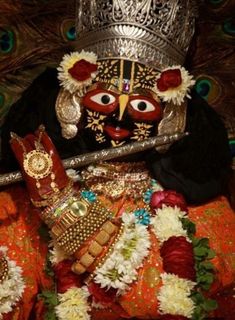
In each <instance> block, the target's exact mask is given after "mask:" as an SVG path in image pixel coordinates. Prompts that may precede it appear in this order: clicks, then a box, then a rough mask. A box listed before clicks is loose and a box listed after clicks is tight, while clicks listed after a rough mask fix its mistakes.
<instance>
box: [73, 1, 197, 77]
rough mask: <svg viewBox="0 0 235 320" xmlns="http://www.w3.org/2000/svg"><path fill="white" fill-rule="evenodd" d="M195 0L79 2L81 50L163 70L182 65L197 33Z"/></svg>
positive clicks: (79, 43) (79, 48) (78, 29)
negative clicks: (195, 28)
mask: <svg viewBox="0 0 235 320" xmlns="http://www.w3.org/2000/svg"><path fill="white" fill-rule="evenodd" d="M196 12H197V10H196V4H195V2H194V1H193V0H191V1H190V0H90V1H88V0H78V2H77V26H76V28H77V33H78V47H77V49H78V50H81V49H85V50H87V51H93V52H95V53H96V54H97V55H98V58H99V59H109V58H110V59H117V58H124V59H128V60H132V61H137V62H140V63H143V64H145V65H147V66H150V67H154V68H155V69H157V70H159V71H160V70H162V69H164V68H166V67H169V66H171V65H177V64H180V65H182V64H183V63H184V59H185V55H186V52H187V50H188V47H189V44H190V40H191V38H192V35H193V33H194V20H195V16H196Z"/></svg>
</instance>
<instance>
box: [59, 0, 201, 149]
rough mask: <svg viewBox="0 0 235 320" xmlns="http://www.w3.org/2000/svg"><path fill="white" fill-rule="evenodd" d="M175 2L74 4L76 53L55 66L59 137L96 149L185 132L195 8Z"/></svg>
mask: <svg viewBox="0 0 235 320" xmlns="http://www.w3.org/2000/svg"><path fill="white" fill-rule="evenodd" d="M181 2H182V3H183V5H182V6H181V5H180V3H178V1H158V2H157V3H156V2H155V1H151V0H145V1H141V2H140V1H131V2H130V1H125V0H121V1H117V0H113V1H101V0H97V1H92V2H87V1H79V5H78V13H77V14H78V17H79V19H78V21H79V22H78V25H77V31H78V45H77V50H78V51H77V52H73V53H71V54H67V55H65V56H64V58H63V60H62V62H61V64H60V66H59V68H58V71H59V75H58V78H59V80H60V83H61V85H62V89H61V91H60V93H59V95H58V98H57V102H56V113H57V118H58V120H59V122H60V124H61V128H62V135H63V137H65V138H67V139H70V138H73V137H75V136H76V135H77V134H81V132H82V134H83V137H84V139H85V140H86V142H87V144H88V145H90V146H91V148H93V149H97V148H98V149H100V148H104V147H110V146H113V147H116V146H119V145H122V144H124V143H126V142H131V141H141V140H144V139H146V138H148V137H150V136H154V135H159V134H171V133H173V132H183V131H184V129H185V110H186V105H187V99H186V98H187V97H189V90H190V88H191V87H192V85H193V84H194V81H193V80H192V77H191V76H190V75H189V74H188V72H187V71H186V70H185V69H184V68H183V67H181V65H182V63H183V61H184V57H185V54H186V51H187V48H188V45H189V42H190V39H191V36H192V34H193V31H194V30H193V20H194V17H195V10H194V6H193V5H192V2H191V1H185V0H184V1H183V0H182V1H181ZM85 12H86V14H84V13H85ZM182 15H183V16H184V17H185V15H186V16H187V19H186V21H187V23H185V18H184V19H181V17H182ZM163 16H164V18H163ZM176 26H177V28H176Z"/></svg>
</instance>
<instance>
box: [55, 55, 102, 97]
mask: <svg viewBox="0 0 235 320" xmlns="http://www.w3.org/2000/svg"><path fill="white" fill-rule="evenodd" d="M97 70H98V66H97V56H96V55H95V54H94V53H93V52H86V51H84V50H82V51H81V52H72V53H70V54H66V55H64V57H63V59H62V61H61V63H60V65H59V67H58V79H59V80H60V84H61V85H62V86H63V88H64V89H65V90H68V91H69V92H70V93H71V94H73V93H74V92H75V91H77V90H82V91H84V90H85V88H86V87H88V86H89V85H91V83H92V80H93V79H94V78H95V77H96V75H97V72H98V71H97Z"/></svg>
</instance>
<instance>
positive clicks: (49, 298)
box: [38, 291, 58, 306]
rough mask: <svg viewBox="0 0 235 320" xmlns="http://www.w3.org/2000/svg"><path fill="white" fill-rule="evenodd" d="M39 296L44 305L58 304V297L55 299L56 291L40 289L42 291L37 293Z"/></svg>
mask: <svg viewBox="0 0 235 320" xmlns="http://www.w3.org/2000/svg"><path fill="white" fill-rule="evenodd" d="M38 297H39V298H41V299H43V300H44V303H45V304H46V305H50V306H57V304H58V299H57V294H56V292H52V291H42V293H40V294H39V295H38Z"/></svg>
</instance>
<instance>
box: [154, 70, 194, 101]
mask: <svg viewBox="0 0 235 320" xmlns="http://www.w3.org/2000/svg"><path fill="white" fill-rule="evenodd" d="M172 69H179V70H180V72H181V78H182V83H181V84H180V85H179V86H178V87H176V88H169V89H168V90H166V91H160V90H159V89H158V87H157V85H156V87H155V90H156V92H157V95H158V96H159V97H160V98H161V99H162V100H163V101H165V102H173V103H174V104H175V105H181V104H182V103H183V102H184V99H185V97H187V98H191V97H190V95H189V92H190V89H191V88H192V87H193V85H194V84H195V80H193V76H191V75H190V74H189V73H188V71H187V70H186V69H185V68H184V67H181V66H172V67H169V68H167V69H165V70H163V71H162V72H164V71H167V70H172ZM160 77H161V74H160V75H159V76H158V77H157V79H159V78H160Z"/></svg>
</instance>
